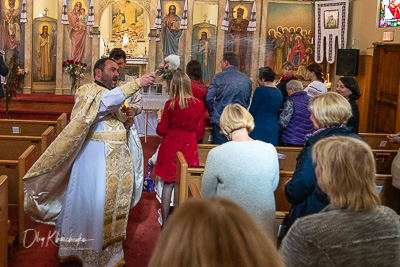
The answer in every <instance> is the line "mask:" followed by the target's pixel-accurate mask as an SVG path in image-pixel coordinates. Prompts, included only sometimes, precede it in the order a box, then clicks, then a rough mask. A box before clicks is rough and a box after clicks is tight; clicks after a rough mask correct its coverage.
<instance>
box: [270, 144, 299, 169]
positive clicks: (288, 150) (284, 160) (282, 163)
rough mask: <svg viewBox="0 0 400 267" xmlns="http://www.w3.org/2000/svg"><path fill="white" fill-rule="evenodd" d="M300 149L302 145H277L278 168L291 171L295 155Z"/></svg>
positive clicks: (294, 164) (294, 162) (294, 167)
mask: <svg viewBox="0 0 400 267" xmlns="http://www.w3.org/2000/svg"><path fill="white" fill-rule="evenodd" d="M301 150H302V147H286V146H277V147H276V151H277V152H278V158H279V170H280V171H291V172H293V171H294V170H295V169H296V163H297V157H298V155H299V154H300V151H301Z"/></svg>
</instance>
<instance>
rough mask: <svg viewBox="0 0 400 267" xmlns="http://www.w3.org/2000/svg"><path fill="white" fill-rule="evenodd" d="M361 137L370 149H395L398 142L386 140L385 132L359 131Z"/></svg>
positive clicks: (397, 146)
mask: <svg viewBox="0 0 400 267" xmlns="http://www.w3.org/2000/svg"><path fill="white" fill-rule="evenodd" d="M359 136H360V137H361V139H362V140H363V141H364V142H365V143H367V144H368V145H369V146H370V147H371V148H372V149H380V150H397V149H399V144H393V143H390V142H389V141H388V138H387V137H386V136H387V134H379V133H359Z"/></svg>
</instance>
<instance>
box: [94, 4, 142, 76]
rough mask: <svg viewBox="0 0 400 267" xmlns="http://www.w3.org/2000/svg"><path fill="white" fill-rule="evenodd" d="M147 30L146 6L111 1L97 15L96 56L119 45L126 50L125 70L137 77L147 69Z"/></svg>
mask: <svg viewBox="0 0 400 267" xmlns="http://www.w3.org/2000/svg"><path fill="white" fill-rule="evenodd" d="M142 2H143V1H142ZM145 4H146V3H145ZM149 30H150V20H149V10H148V8H147V6H143V3H142V4H139V3H138V2H136V1H129V0H128V1H127V0H119V1H115V2H113V3H112V4H110V5H108V6H107V8H106V9H105V10H104V12H103V14H102V16H101V22H100V34H101V41H100V57H101V56H108V54H109V52H110V51H111V50H112V49H113V48H116V47H118V48H122V49H123V50H124V51H125V53H126V54H127V63H128V64H127V67H126V70H125V71H126V73H127V74H128V75H130V76H134V77H139V76H140V75H141V74H143V73H144V72H146V70H147V64H148V51H149V42H148V39H147V34H148V32H149Z"/></svg>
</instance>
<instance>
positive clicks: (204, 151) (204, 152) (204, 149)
mask: <svg viewBox="0 0 400 267" xmlns="http://www.w3.org/2000/svg"><path fill="white" fill-rule="evenodd" d="M217 146H219V145H214V144H198V145H197V150H198V151H199V165H200V166H203V167H204V166H206V160H207V156H208V152H210V150H211V149H213V148H214V147H217Z"/></svg>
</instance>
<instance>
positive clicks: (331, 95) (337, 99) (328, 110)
mask: <svg viewBox="0 0 400 267" xmlns="http://www.w3.org/2000/svg"><path fill="white" fill-rule="evenodd" d="M309 110H310V112H311V114H312V115H313V116H314V118H315V119H316V120H317V123H318V127H319V128H328V127H334V126H340V125H341V124H345V123H347V120H348V119H349V118H350V117H351V114H352V113H351V106H350V104H349V101H347V100H346V98H344V97H343V96H341V95H339V94H338V93H336V92H327V93H325V94H322V95H318V96H315V97H313V98H311V99H310V105H309Z"/></svg>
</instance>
